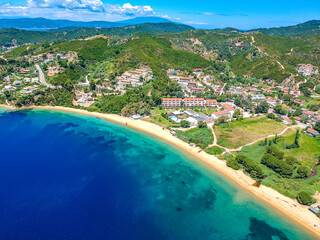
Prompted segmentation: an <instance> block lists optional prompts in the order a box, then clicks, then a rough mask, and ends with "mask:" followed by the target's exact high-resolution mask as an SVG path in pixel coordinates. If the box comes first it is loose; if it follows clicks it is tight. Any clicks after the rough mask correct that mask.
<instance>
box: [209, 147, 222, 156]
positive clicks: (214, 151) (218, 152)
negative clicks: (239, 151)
mask: <svg viewBox="0 0 320 240" xmlns="http://www.w3.org/2000/svg"><path fill="white" fill-rule="evenodd" d="M205 151H206V152H207V153H209V154H211V155H221V154H222V153H223V152H224V150H223V149H222V148H220V147H217V146H213V147H210V148H207V149H206V150H205Z"/></svg>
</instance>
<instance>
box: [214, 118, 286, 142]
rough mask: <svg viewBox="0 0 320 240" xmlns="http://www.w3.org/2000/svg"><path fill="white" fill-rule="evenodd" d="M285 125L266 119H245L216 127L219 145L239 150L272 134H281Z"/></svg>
mask: <svg viewBox="0 0 320 240" xmlns="http://www.w3.org/2000/svg"><path fill="white" fill-rule="evenodd" d="M284 129H285V125H284V124H282V123H279V122H276V121H273V120H271V119H268V118H266V117H258V118H250V119H244V120H242V121H237V122H231V123H222V124H219V125H218V126H215V133H216V136H217V140H218V144H219V145H221V146H223V147H227V148H237V147H240V146H243V145H246V144H248V143H251V142H253V141H255V140H257V139H259V138H263V137H266V136H268V135H270V134H277V133H280V132H281V131H282V130H284Z"/></svg>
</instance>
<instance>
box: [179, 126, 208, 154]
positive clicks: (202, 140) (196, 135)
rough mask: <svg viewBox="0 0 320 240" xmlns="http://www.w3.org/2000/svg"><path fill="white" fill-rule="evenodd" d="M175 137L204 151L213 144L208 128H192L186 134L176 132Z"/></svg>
mask: <svg viewBox="0 0 320 240" xmlns="http://www.w3.org/2000/svg"><path fill="white" fill-rule="evenodd" d="M177 136H178V138H180V139H181V140H183V141H185V142H188V143H195V144H196V145H197V146H199V147H201V148H202V149H205V148H206V147H208V145H209V144H212V143H213V140H214V139H213V134H212V132H211V130H210V129H208V128H198V127H197V128H192V129H190V130H188V131H186V132H183V131H177Z"/></svg>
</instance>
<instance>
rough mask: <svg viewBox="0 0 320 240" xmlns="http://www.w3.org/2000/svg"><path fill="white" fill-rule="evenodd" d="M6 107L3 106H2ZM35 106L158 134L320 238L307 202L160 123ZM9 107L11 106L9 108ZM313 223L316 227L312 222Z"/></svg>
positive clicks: (319, 224)
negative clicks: (259, 181)
mask: <svg viewBox="0 0 320 240" xmlns="http://www.w3.org/2000/svg"><path fill="white" fill-rule="evenodd" d="M2 107H6V106H2ZM34 108H36V109H47V110H56V111H67V112H72V113H79V114H85V115H89V116H93V117H98V118H102V119H106V120H108V121H113V122H117V123H120V124H123V125H125V126H128V127H131V128H134V129H137V130H140V131H143V132H146V133H149V134H152V135H153V136H156V137H158V138H161V139H163V140H165V141H167V142H169V143H171V144H173V145H175V146H177V147H179V148H180V149H182V150H183V151H184V152H187V153H189V154H191V155H192V156H194V157H195V158H197V159H198V160H199V161H201V162H202V163H204V164H206V165H207V166H208V167H210V168H212V169H215V170H217V171H219V172H220V173H222V174H223V175H224V176H226V177H227V178H229V179H231V180H232V181H234V182H235V183H237V184H238V185H239V186H241V187H242V188H243V189H245V190H247V191H249V192H250V193H251V194H253V195H254V196H255V197H257V198H258V199H260V200H262V201H263V202H264V203H266V204H268V205H270V206H272V207H273V208H275V209H276V210H277V211H279V212H281V213H282V214H284V215H285V216H287V217H288V218H290V219H291V220H293V221H294V222H296V223H297V224H299V225H300V226H302V227H304V228H305V229H307V230H308V231H309V232H311V233H313V235H315V237H317V238H320V219H319V218H318V217H317V216H316V215H314V214H313V213H311V212H310V211H309V210H308V206H302V205H300V204H299V203H298V202H297V201H296V200H294V199H291V198H288V197H285V196H283V195H282V194H280V193H278V192H277V191H275V190H273V189H271V188H269V187H266V186H264V185H261V186H260V187H255V186H253V183H255V181H254V180H253V179H251V178H250V177H249V176H248V175H246V174H245V173H244V172H243V170H238V171H236V170H233V169H231V168H229V167H227V166H226V162H225V161H222V160H219V159H218V158H217V157H215V156H213V155H209V154H207V153H206V152H204V151H201V152H199V151H200V150H201V149H200V148H197V147H191V146H190V145H189V144H188V143H186V142H183V141H182V140H180V139H178V138H176V137H174V136H172V135H171V134H170V131H169V130H167V129H163V128H162V127H160V126H158V125H155V124H153V123H150V122H146V121H143V120H133V119H131V118H126V117H122V116H119V115H115V114H104V113H96V112H88V111H86V110H79V109H73V108H66V107H49V106H48V107H34ZM10 109H12V108H10ZM314 225H316V227H315V226H314Z"/></svg>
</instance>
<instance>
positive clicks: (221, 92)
mask: <svg viewBox="0 0 320 240" xmlns="http://www.w3.org/2000/svg"><path fill="white" fill-rule="evenodd" d="M226 85H227V83H225V84H224V85H223V87H222V88H221V91H220V96H221V95H222V94H223V93H224V91H223V89H224V87H225V86H226Z"/></svg>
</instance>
